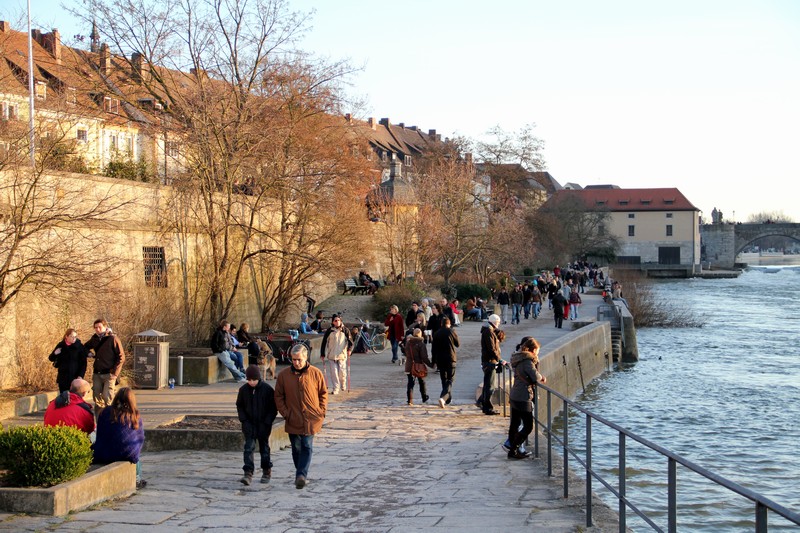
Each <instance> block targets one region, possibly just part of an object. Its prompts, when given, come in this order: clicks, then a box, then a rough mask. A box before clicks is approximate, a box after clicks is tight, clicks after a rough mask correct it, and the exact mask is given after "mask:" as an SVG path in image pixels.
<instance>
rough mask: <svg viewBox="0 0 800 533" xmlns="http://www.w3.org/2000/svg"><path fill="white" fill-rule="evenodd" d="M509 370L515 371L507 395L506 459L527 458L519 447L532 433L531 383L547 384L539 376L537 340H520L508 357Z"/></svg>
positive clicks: (532, 385) (525, 338)
mask: <svg viewBox="0 0 800 533" xmlns="http://www.w3.org/2000/svg"><path fill="white" fill-rule="evenodd" d="M511 368H512V369H514V384H513V385H512V386H511V393H510V394H509V404H510V406H511V420H509V424H508V443H509V450H508V458H509V459H524V458H526V457H528V456H529V455H530V452H525V451H522V450H521V447H522V445H523V444H524V443H525V441H526V440H527V439H528V435H530V434H531V431H533V398H534V396H533V395H534V394H535V393H536V392H535V388H534V384H535V383H536V382H539V383H547V379H546V378H545V377H544V376H543V375H541V374H540V373H539V342H538V341H537V340H536V339H534V338H533V337H524V338H523V339H522V342H520V343H519V344H518V345H517V348H516V352H515V353H514V355H512V356H511ZM520 423H521V424H522V429H520Z"/></svg>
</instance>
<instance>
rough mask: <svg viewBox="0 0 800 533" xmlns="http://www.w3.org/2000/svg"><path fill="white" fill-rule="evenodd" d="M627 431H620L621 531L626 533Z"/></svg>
mask: <svg viewBox="0 0 800 533" xmlns="http://www.w3.org/2000/svg"><path fill="white" fill-rule="evenodd" d="M625 468H626V467H625V433H622V432H621V431H620V433H619V495H620V499H619V507H618V511H617V513H618V514H619V533H625V532H626V531H627V529H628V527H627V525H626V523H625V513H626V511H627V510H628V508H627V505H626V504H625V501H624V500H623V498H625Z"/></svg>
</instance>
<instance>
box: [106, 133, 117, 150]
mask: <svg viewBox="0 0 800 533" xmlns="http://www.w3.org/2000/svg"><path fill="white" fill-rule="evenodd" d="M118 146H119V144H118V143H117V136H116V135H114V134H111V135H109V136H108V149H109V150H111V151H112V152H116V151H117V148H118Z"/></svg>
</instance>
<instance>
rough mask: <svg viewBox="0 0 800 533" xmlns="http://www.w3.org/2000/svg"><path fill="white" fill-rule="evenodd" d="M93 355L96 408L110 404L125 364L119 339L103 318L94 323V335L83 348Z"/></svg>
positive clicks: (93, 389)
mask: <svg viewBox="0 0 800 533" xmlns="http://www.w3.org/2000/svg"><path fill="white" fill-rule="evenodd" d="M84 347H85V348H86V350H88V351H90V352H93V353H94V370H93V371H92V398H93V400H94V405H95V406H96V407H98V408H102V407H106V406H108V405H110V404H111V400H112V398H114V397H115V396H114V395H115V393H116V391H117V378H119V375H120V373H121V372H122V365H124V364H125V350H124V349H123V347H122V342H120V340H119V337H117V336H116V335H114V332H113V331H111V328H110V327H108V322H106V319H105V318H98V319H97V320H95V321H94V335H92V338H91V339H89V342H87V343H86V345H85V346H84Z"/></svg>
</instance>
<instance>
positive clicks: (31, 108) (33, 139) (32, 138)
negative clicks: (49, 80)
mask: <svg viewBox="0 0 800 533" xmlns="http://www.w3.org/2000/svg"><path fill="white" fill-rule="evenodd" d="M31 32H32V28H31V0H28V108H29V109H28V111H29V113H28V117H29V118H28V128H29V129H30V152H31V168H32V169H33V170H34V171H35V170H36V135H35V134H34V130H33V114H34V105H33V36H32V35H31Z"/></svg>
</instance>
